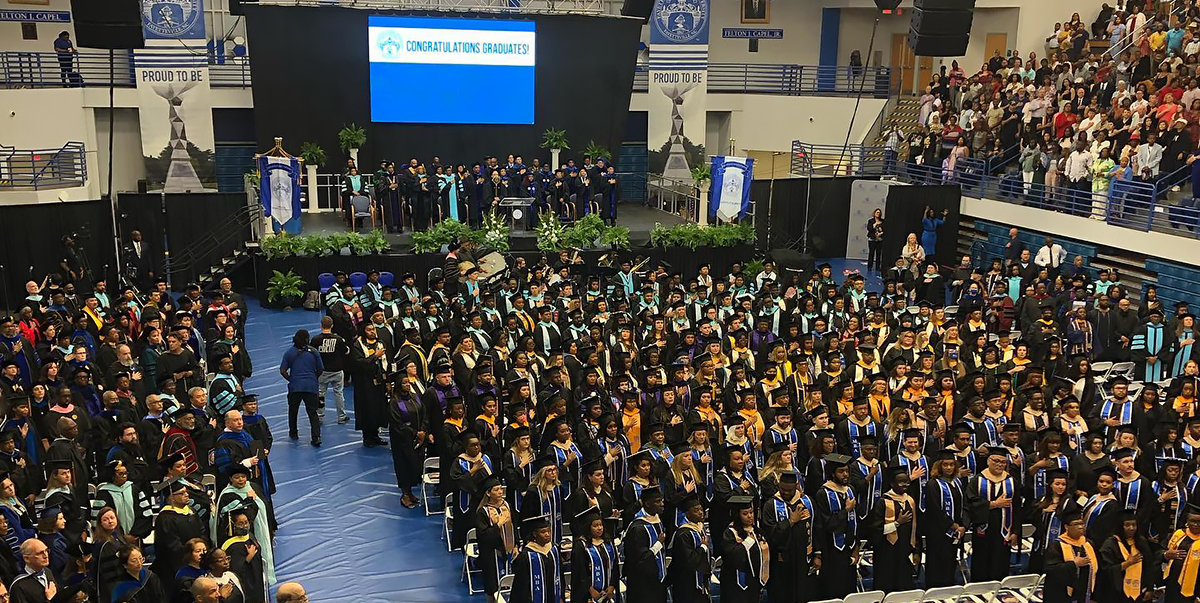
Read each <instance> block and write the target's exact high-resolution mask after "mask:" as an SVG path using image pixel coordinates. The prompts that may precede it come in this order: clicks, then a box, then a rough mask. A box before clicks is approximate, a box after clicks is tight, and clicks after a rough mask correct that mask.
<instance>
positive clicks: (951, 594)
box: [921, 586, 963, 603]
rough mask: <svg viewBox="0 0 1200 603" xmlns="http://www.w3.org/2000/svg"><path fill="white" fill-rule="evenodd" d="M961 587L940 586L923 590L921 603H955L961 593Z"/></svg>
mask: <svg viewBox="0 0 1200 603" xmlns="http://www.w3.org/2000/svg"><path fill="white" fill-rule="evenodd" d="M962 590H963V588H962V587H961V586H941V587H938V588H931V589H929V590H927V591H925V596H924V597H922V599H921V601H922V603H955V602H956V601H958V597H959V596H960V595H962Z"/></svg>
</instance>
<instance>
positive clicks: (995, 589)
mask: <svg viewBox="0 0 1200 603" xmlns="http://www.w3.org/2000/svg"><path fill="white" fill-rule="evenodd" d="M1042 578H1043V576H1041V575H1038V574H1022V575H1019V576H1009V577H1007V578H1005V579H1004V580H1000V581H990V582H971V583H968V584H967V585H965V586H945V587H940V588H931V589H929V590H906V591H900V592H893V593H885V592H883V591H881V590H872V591H867V592H862V593H854V594H851V595H848V596H847V597H846V598H845V599H828V600H825V601H815V602H813V603H1004V602H1006V601H1008V602H1011V601H1013V600H1016V601H1021V602H1023V603H1028V602H1035V603H1036V602H1037V601H1040V600H1041V596H1040V593H1039V592H1038V587H1040V586H1041V584H1042Z"/></svg>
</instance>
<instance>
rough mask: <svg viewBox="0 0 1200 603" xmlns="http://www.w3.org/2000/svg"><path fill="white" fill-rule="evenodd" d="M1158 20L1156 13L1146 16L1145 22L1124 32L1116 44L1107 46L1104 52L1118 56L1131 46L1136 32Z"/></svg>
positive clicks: (1136, 34)
mask: <svg viewBox="0 0 1200 603" xmlns="http://www.w3.org/2000/svg"><path fill="white" fill-rule="evenodd" d="M1159 21H1160V20H1159V18H1158V15H1157V14H1154V15H1149V16H1147V17H1146V22H1145V23H1142V25H1141V27H1138V28H1137V29H1135V30H1133V31H1128V32H1125V35H1124V36H1122V37H1121V39H1120V40H1117V43H1116V44H1114V45H1113V46H1110V47H1109V48H1108V50H1106V51H1105V54H1107V55H1108V56H1110V57H1117V56H1120V54H1121V53H1122V52H1125V51H1126V50H1129V49H1130V48H1133V46H1134V40H1136V39H1137V36H1138V32H1140V31H1142V30H1144V29H1147V28H1149V27H1150V26H1151V25H1153V24H1156V23H1158V22H1159Z"/></svg>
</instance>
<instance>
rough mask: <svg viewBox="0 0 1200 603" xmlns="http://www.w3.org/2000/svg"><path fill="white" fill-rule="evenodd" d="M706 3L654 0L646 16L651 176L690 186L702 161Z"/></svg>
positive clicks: (706, 48) (706, 87)
mask: <svg viewBox="0 0 1200 603" xmlns="http://www.w3.org/2000/svg"><path fill="white" fill-rule="evenodd" d="M709 17H710V14H709V0H655V2H654V10H653V11H651V13H650V86H649V95H648V100H649V107H648V111H649V114H648V116H647V119H648V122H649V123H648V132H647V133H648V139H647V140H648V141H649V149H650V173H652V174H662V175H663V176H664V177H667V178H675V179H679V180H691V177H692V176H691V170H692V168H693V167H696V166H698V165H701V164H703V163H704V161H705V158H704V157H705V156H704V135H705V131H706V124H705V122H706V121H707V111H708V108H707V99H706V96H707V94H708V29H709Z"/></svg>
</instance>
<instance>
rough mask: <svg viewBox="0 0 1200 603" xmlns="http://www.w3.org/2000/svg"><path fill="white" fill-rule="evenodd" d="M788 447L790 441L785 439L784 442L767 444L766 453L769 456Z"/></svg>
mask: <svg viewBox="0 0 1200 603" xmlns="http://www.w3.org/2000/svg"><path fill="white" fill-rule="evenodd" d="M790 447H791V443H790V442H786V441H785V442H775V443H774V444H769V445H767V455H768V456H770V455H772V454H776V453H779V452H783V451H784V450H787V449H788V448H790Z"/></svg>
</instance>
